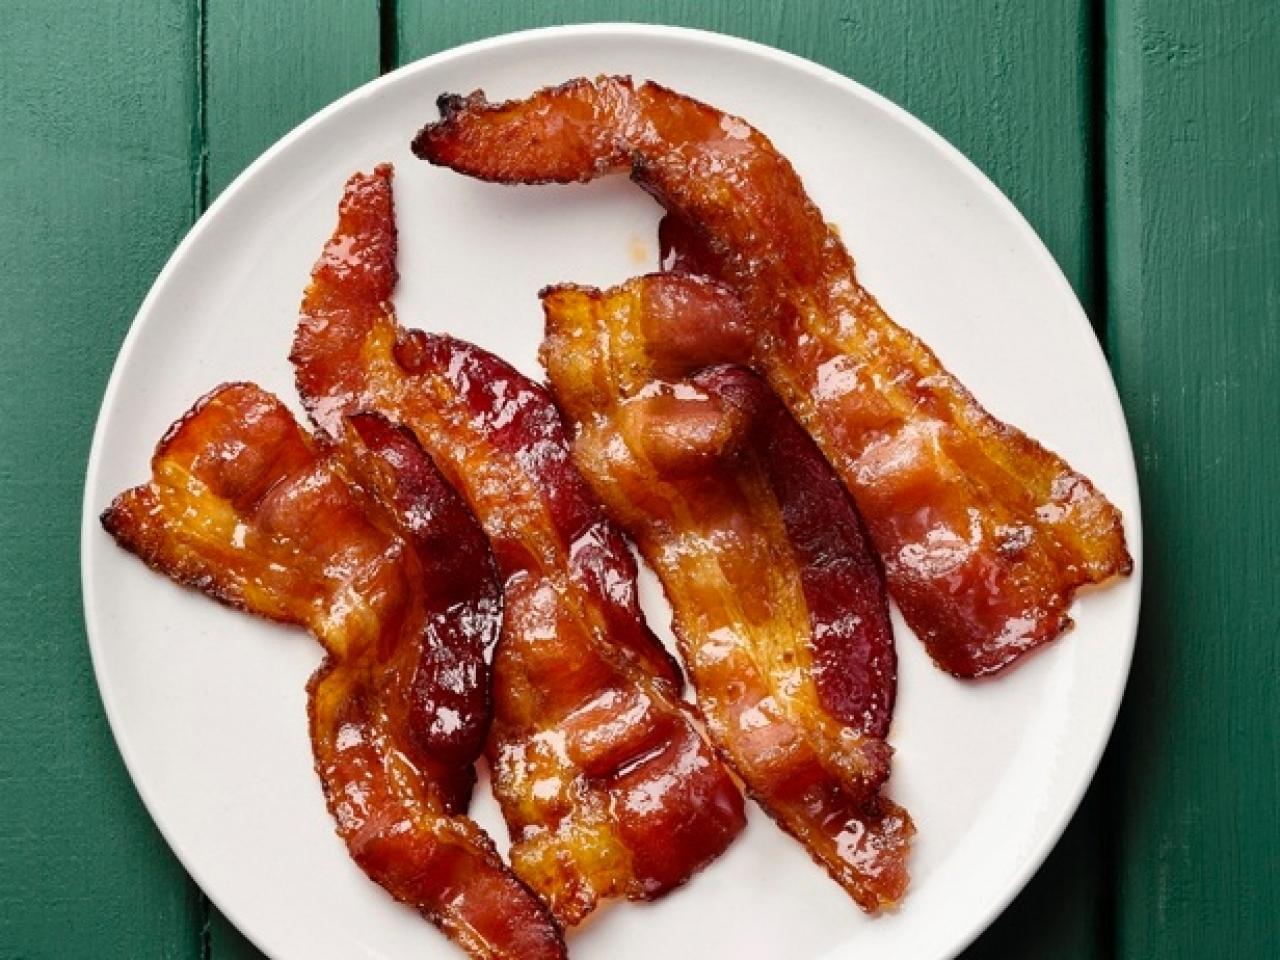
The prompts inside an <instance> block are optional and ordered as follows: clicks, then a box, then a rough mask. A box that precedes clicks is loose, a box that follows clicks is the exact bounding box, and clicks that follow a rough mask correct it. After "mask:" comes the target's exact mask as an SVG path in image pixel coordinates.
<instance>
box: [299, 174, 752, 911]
mask: <svg viewBox="0 0 1280 960" xmlns="http://www.w3.org/2000/svg"><path fill="white" fill-rule="evenodd" d="M394 238H395V231H394V220H393V210H392V197H391V171H390V169H389V168H387V167H379V168H378V169H377V170H375V171H374V172H373V174H371V175H357V176H356V177H353V178H352V179H351V181H350V182H349V183H348V186H347V191H346V194H345V196H344V198H343V201H342V204H341V206H340V208H339V220H338V226H337V229H336V231H335V233H334V236H333V238H332V240H330V242H329V245H328V246H327V247H326V250H325V253H324V255H323V256H322V257H321V259H320V261H319V262H318V264H317V265H316V270H315V273H314V274H313V279H312V284H311V287H310V288H309V289H308V291H307V294H306V297H305V299H304V302H303V307H302V317H301V320H300V323H299V326H298V332H297V338H296V340H295V344H294V351H293V359H294V361H295V364H296V365H297V371H298V384H299V388H300V391H301V393H302V397H303V401H304V403H305V405H306V406H307V409H308V410H310V411H311V413H312V415H313V416H314V417H315V419H316V421H317V422H318V423H319V424H320V425H321V426H322V427H325V428H326V429H328V428H329V427H330V425H331V424H332V423H334V422H335V420H336V419H338V418H340V417H341V416H342V414H343V413H344V412H346V411H349V410H351V409H358V408H369V409H373V410H377V411H379V412H381V413H382V414H383V415H385V416H386V417H388V418H389V419H391V420H393V421H395V422H396V423H399V424H401V425H403V426H405V427H406V428H408V429H409V430H411V431H412V432H413V434H414V435H415V436H416V437H417V439H418V440H419V441H420V442H421V443H422V445H423V446H424V447H425V448H426V449H427V450H428V452H429V453H430V455H431V457H432V459H433V460H434V461H435V463H436V464H437V465H438V466H439V467H440V469H441V470H442V471H443V472H444V473H445V475H446V476H447V477H448V478H449V480H450V481H451V482H452V483H453V484H454V485H455V486H457V488H458V489H459V490H460V491H461V492H462V494H463V495H464V496H465V497H466V499H467V501H468V503H469V505H470V506H471V508H472V510H473V511H474V512H475V514H476V516H477V517H479V519H480V522H481V523H482V525H483V527H484V529H485V532H486V533H487V534H488V536H489V540H490V542H491V544H492V546H493V550H494V554H495V556H496V558H497V560H498V565H499V567H500V571H501V576H502V578H503V582H504V588H503V589H504V594H503V599H504V611H505V618H504V623H503V629H502V636H501V639H500V641H499V643H498V647H497V651H496V653H495V657H494V664H493V677H494V721H493V728H492V731H491V733H490V737H489V745H488V755H489V760H490V764H491V767H492V769H493V781H494V790H495V793H496V794H497V797H498V800H499V802H500V804H501V806H502V810H503V814H504V816H505V818H506V820H507V823H508V826H509V828H510V830H511V834H512V840H513V847H512V851H511V859H512V865H513V867H514V869H515V871H516V872H517V874H519V875H520V877H521V878H523V879H524V880H525V881H526V882H528V883H529V884H530V886H532V887H533V888H534V889H535V890H537V891H538V892H539V893H540V894H541V895H542V896H543V897H545V898H546V900H547V902H548V903H549V904H550V906H551V909H552V911H553V913H554V914H555V916H556V917H557V918H558V919H560V920H561V921H562V922H564V923H568V924H573V923H577V922H578V921H580V920H581V919H582V918H583V917H585V916H586V915H587V914H588V913H589V912H590V911H591V910H592V909H594V907H595V906H596V904H597V902H598V901H599V900H601V899H603V898H606V897H612V896H619V895H625V896H627V897H630V898H633V899H642V898H643V899H647V898H652V897H655V896H658V895H660V894H662V893H663V892H665V891H667V890H669V889H671V888H672V887H674V886H676V885H678V884H680V883H682V882H684V881H685V880H687V879H688V878H689V877H690V876H691V875H692V874H693V873H694V872H695V871H696V870H698V869H699V868H700V867H701V866H703V865H704V864H705V863H707V862H708V861H710V860H711V859H712V858H714V857H715V856H717V855H718V854H719V853H720V852H721V851H722V850H723V849H724V848H725V847H726V846H727V845H728V843H729V842H730V841H731V840H732V839H733V837H734V836H736V835H737V833H738V832H739V831H740V830H741V829H742V826H743V823H744V820H743V811H742V798H741V795H740V793H739V792H738V789H737V787H736V786H735V785H734V783H733V781H732V779H731V777H730V776H729V774H728V773H727V771H726V770H725V769H724V767H723V766H722V765H721V763H720V762H719V760H718V759H717V758H716V757H715V755H714V754H713V752H712V751H711V749H710V747H708V745H707V744H706V743H705V742H704V741H703V740H702V738H701V736H700V734H699V733H698V732H697V730H696V728H695V727H694V725H693V724H692V723H691V722H690V718H689V716H688V714H687V712H686V711H685V709H684V708H683V707H682V705H681V704H680V702H679V686H680V676H679V672H678V670H677V668H676V666H675V664H674V661H672V660H671V658H670V657H669V655H668V654H667V653H666V652H665V651H664V650H663V649H662V647H661V645H660V644H659V643H658V641H657V639H656V638H655V637H654V636H653V635H652V633H651V632H650V631H649V630H648V628H647V627H646V626H645V625H644V622H643V619H642V617H641V615H640V611H639V606H638V604H637V601H636V586H635V575H636V570H635V564H634V561H633V560H632V558H631V555H630V553H629V552H628V550H627V549H626V545H625V543H624V542H623V540H622V537H621V535H620V534H619V533H618V531H617V529H616V528H615V527H614V526H613V525H612V524H611V523H610V522H609V521H608V520H607V519H606V517H605V515H604V513H603V511H602V510H601V508H600V506H599V504H598V502H597V501H596V500H595V499H594V497H593V496H592V495H591V493H590V491H589V489H588V488H587V487H586V485H585V484H584V483H583V481H582V478H581V477H580V476H579V475H578V473H577V471H576V470H575V468H574V466H573V464H572V462H571V460H570V457H569V448H568V443H567V439H566V437H565V434H564V428H563V424H562V422H561V419H560V416H559V413H558V412H557V411H556V409H555V407H554V405H553V404H552V402H551V399H550V397H549V396H548V395H547V394H546V392H545V391H544V390H543V389H542V388H541V387H539V386H537V385H536V384H534V383H533V382H532V381H530V380H529V379H528V378H526V377H524V376H522V375H521V374H520V373H518V372H517V371H516V370H514V369H513V368H511V367H510V366H508V365H507V364H506V363H504V362H502V361H501V360H499V359H498V358H497V357H494V356H493V355H492V354H489V353H487V352H485V351H483V350H481V349H479V348H478V347H475V346H473V345H471V344H468V343H464V342H462V341H459V340H455V339H453V338H450V337H445V336H438V335H428V334H424V333H421V332H419V331H409V330H405V329H403V328H402V327H400V326H399V324H398V323H397V322H396V320H395V317H394V314H393V312H392V311H391V308H390V306H389V304H388V303H387V299H388V297H389V296H390V293H391V286H392V285H393V283H394V277H395V269H394V263H395V260H394V258H395V246H394Z"/></svg>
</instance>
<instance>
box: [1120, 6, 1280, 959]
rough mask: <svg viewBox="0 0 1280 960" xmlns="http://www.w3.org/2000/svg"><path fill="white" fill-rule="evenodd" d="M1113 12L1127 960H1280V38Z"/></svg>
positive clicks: (1241, 27) (1220, 24)
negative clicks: (1133, 600) (1128, 612)
mask: <svg viewBox="0 0 1280 960" xmlns="http://www.w3.org/2000/svg"><path fill="white" fill-rule="evenodd" d="M1277 14H1278V11H1277V9H1276V7H1275V5H1274V4H1273V3H1266V2H1241V0H1235V2H1224V3H1219V4H1214V5H1212V7H1209V6H1207V5H1205V6H1203V7H1202V6H1199V5H1191V4H1178V3H1174V2H1171V0H1161V2H1156V0H1114V2H1113V5H1112V8H1111V16H1110V19H1109V22H1108V74H1109V85H1108V86H1109V90H1110V96H1109V102H1108V124H1107V130H1108V137H1107V139H1108V146H1109V150H1108V157H1109V164H1108V169H1107V183H1108V217H1107V227H1108V264H1109V278H1110V283H1109V290H1108V301H1109V304H1110V317H1111V326H1110V331H1109V337H1110V341H1111V355H1112V359H1113V365H1114V368H1115V372H1116V376H1117V379H1118V381H1119V384H1120V389H1121V394H1122V396H1123V399H1124V402H1125V407H1126V410H1127V412H1128V416H1129V422H1130V427H1131V429H1132V432H1133V435H1134V439H1135V447H1136V452H1137V455H1138V461H1139V469H1140V473H1141V481H1142V493H1143V504H1144V512H1145V517H1146V523H1145V527H1146V531H1147V546H1146V556H1147V567H1146V575H1145V595H1144V599H1143V614H1142V630H1141V634H1140V637H1139V640H1138V649H1137V660H1136V663H1135V669H1134V673H1133V676H1132V679H1131V681H1130V684H1129V693H1128V698H1127V701H1126V704H1125V707H1124V710H1123V713H1122V716H1121V725H1120V728H1119V731H1118V734H1117V739H1118V746H1119V748H1120V758H1121V761H1122V762H1121V763H1120V764H1119V765H1118V769H1119V771H1120V784H1119V789H1118V790H1117V798H1118V800H1119V802H1120V806H1119V809H1118V811H1117V813H1118V815H1119V818H1120V823H1121V824H1122V830H1121V832H1120V834H1119V838H1118V839H1119V842H1118V846H1117V850H1116V854H1117V863H1118V867H1119V881H1120V883H1119V889H1118V904H1117V907H1118V913H1117V920H1118V934H1119V936H1118V941H1117V945H1118V948H1119V954H1120V955H1121V956H1122V957H1126V958H1130V957H1132V958H1138V957H1159V956H1171V957H1210V956H1213V957H1220V956H1231V957H1274V956H1276V955H1277V950H1280V882H1277V877H1276V870H1277V867H1280V812H1278V811H1280V747H1278V746H1277V733H1278V732H1280V697H1278V696H1277V688H1276V685H1277V679H1278V678H1280V644H1278V643H1277V639H1276V637H1277V632H1278V631H1277V628H1278V627H1280V614H1278V613H1277V610H1278V609H1280V608H1278V607H1277V603H1276V584H1277V581H1278V580H1280V510H1277V506H1276V505H1277V502H1280V447H1278V446H1277V443H1276V438H1277V429H1278V425H1280V60H1277V58H1276V49H1277V48H1278V47H1280V15H1277Z"/></svg>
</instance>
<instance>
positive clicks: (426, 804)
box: [102, 384, 565, 960]
mask: <svg viewBox="0 0 1280 960" xmlns="http://www.w3.org/2000/svg"><path fill="white" fill-rule="evenodd" d="M102 521H103V525H104V526H105V527H106V528H107V530H108V531H109V532H110V533H111V534H112V535H113V536H114V537H115V538H116V540H117V541H118V542H119V543H120V544H121V545H122V546H123V547H125V548H126V549H128V550H130V551H132V552H133V553H136V554H137V555H138V556H140V557H141V558H142V559H143V560H144V561H146V563H147V564H148V565H149V566H151V567H152V568H154V569H156V570H158V571H159V572H161V573H164V574H166V575H167V576H169V577H171V578H173V579H174V580H177V581H178V582H180V583H184V584H187V585H188V586H192V587H195V588H197V589H199V590H202V591H204V592H205V593H207V594H208V595H209V596H212V597H214V598H216V599H218V600H221V601H223V602H224V603H227V604H230V605H231V606H234V607H236V608H238V609H241V610H245V611H248V612H250V613H256V614H259V615H261V616H264V617H270V618H271V619H273V620H279V621H283V622H285V623H294V624H299V625H301V626H305V627H307V628H308V629H309V630H311V632H312V633H313V634H315V636H316V638H317V639H318V640H320V642H321V643H322V644H323V645H324V647H325V650H326V651H327V653H328V656H327V657H326V658H325V662H324V663H323V664H322V665H321V667H320V669H319V670H317V671H316V673H315V675H314V676H313V677H312V679H311V682H310V684H309V685H308V693H309V713H310V717H311V741H312V746H313V748H314V750H315V758H316V771H317V773H318V774H319V775H320V779H321V782H322V783H323V785H324V790H325V796H326V798H327V800H328V804H329V811H330V813H332V815H333V818H334V820H335V821H336V822H337V825H338V833H339V834H340V835H341V836H342V838H343V840H345V841H346V844H347V847H348V849H349V850H350V852H351V856H352V858H353V859H355V861H356V862H357V863H358V864H359V865H360V867H361V868H362V869H363V870H364V871H365V873H367V874H368V875H369V876H370V877H371V878H372V879H373V880H375V881H376V882H377V883H379V884H380V885H381V886H383V887H384V888H385V889H386V890H387V891H388V892H389V893H390V894H391V895H392V896H394V897H395V898H396V899H397V900H400V901H403V902H404V903H407V904H410V905H411V906H413V907H416V908H417V909H419V910H420V911H421V912H422V913H423V914H424V915H425V916H426V917H427V918H428V919H429V920H431V921H432V922H433V923H435V924H436V925H437V926H438V927H440V929H441V930H443V931H444V932H445V933H446V934H447V935H448V936H449V937H450V938H452V939H453V940H454V941H455V942H456V943H458V945H459V946H461V947H463V948H464V949H465V950H466V951H467V952H468V953H469V954H470V955H471V956H473V957H478V958H486V960H497V958H510V960H517V958H519V960H523V958H527V957H535V958H545V960H553V958H562V957H564V956H565V951H564V943H563V940H562V938H561V935H560V932H559V929H558V928H557V926H556V924H555V922H554V921H553V920H552V919H551V917H550V916H549V915H548V914H547V912H546V909H545V908H544V907H543V905H542V903H541V902H540V901H539V900H538V898H537V897H536V896H534V895H533V893H532V892H531V891H530V890H529V889H528V888H527V887H525V886H524V884H523V883H521V882H520V881H519V880H518V879H516V877H515V876H514V875H513V874H512V873H511V871H510V870H509V869H508V868H507V867H506V866H505V865H504V864H503V862H502V860H501V858H500V857H499V856H498V853H497V850H496V849H495V847H494V845H493V841H492V840H490V839H489V837H488V836H487V835H486V834H485V833H484V831H483V830H481V829H480V827H478V826H477V825H476V824H475V823H473V822H472V821H471V820H469V819H467V818H466V817H465V816H461V815H460V814H462V813H463V812H464V811H465V809H466V805H467V800H468V797H469V795H470V791H471V786H472V783H473V781H474V772H473V767H472V764H473V761H474V760H475V758H476V756H477V755H478V753H479V751H480V749H481V746H482V744H483V741H484V737H485V732H486V727H487V722H488V713H489V709H488V708H489V704H488V694H487V691H488V683H487V677H486V675H485V674H486V670H485V665H484V651H485V648H486V647H487V646H488V645H489V644H490V643H491V642H492V641H493V640H494V639H495V636H496V634H497V631H498V624H499V622H500V619H501V616H500V597H499V593H498V582H497V578H496V571H495V570H494V565H493V558H492V556H491V554H490V552H489V549H488V546H487V544H486V543H485V540H484V535H483V533H482V531H481V530H480V529H479V527H478V525H477V524H476V521H475V518H474V517H472V516H471V514H470V512H469V511H468V510H467V507H466V505H465V504H464V503H463V502H462V501H461V499H460V498H459V497H458V495H457V494H456V493H455V492H454V491H453V490H452V489H450V488H449V486H448V484H446V483H445V481H444V480H443V478H442V477H441V476H440V474H439V473H438V472H437V471H436V470H435V468H434V467H433V466H432V464H431V461H430V460H429V459H428V458H427V457H426V455H425V454H424V453H423V452H422V450H421V449H420V448H419V447H418V445H417V444H416V443H415V442H414V441H413V439H412V437H411V436H409V435H408V434H407V433H405V432H403V431H401V430H399V429H397V428H394V427H392V426H390V425H389V424H388V423H387V422H386V421H385V420H383V419H382V418H381V417H378V416H375V415H359V416H354V417H352V418H351V419H350V420H349V421H348V422H347V425H346V426H345V428H344V429H343V431H342V435H341V438H340V440H339V441H338V443H337V445H336V447H332V448H331V447H329V446H328V445H326V444H324V443H316V442H314V441H312V440H311V439H310V438H308V437H307V435H306V434H305V433H303V431H302V430H301V429H300V428H299V427H298V425H297V423H296V422H295V421H294V419H293V417H292V415H291V414H290V413H289V411H288V410H286V409H285V407H284V406H283V405H282V404H281V403H280V401H278V400H277V399H276V398H275V397H273V396H271V395H270V394H267V393H265V392H263V391H262V390H260V389H259V388H257V387H255V386H252V385H250V384H230V385H227V386H223V387H220V388H218V389H217V390H215V391H214V392H213V393H211V394H210V395H209V396H207V397H205V398H204V399H203V400H201V401H200V402H199V403H197V404H196V406H195V407H194V408H193V409H192V410H191V412H190V413H188V414H187V415H186V416H185V417H183V419H181V420H180V421H178V422H177V423H176V424H174V426H173V427H172V428H170V430H169V432H168V433H167V434H166V435H165V437H164V439H163V440H162V441H161V442H160V445H159V447H158V448H157V450H156V454H155V458H154V459H153V461H152V479H151V482H150V483H148V484H146V485H144V486H141V487H136V488H134V489H132V490H128V491H126V492H125V493H123V494H121V495H120V496H119V497H117V498H116V500H115V502H114V503H112V505H111V507H110V508H109V509H108V510H107V511H106V513H104V514H103V517H102Z"/></svg>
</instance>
